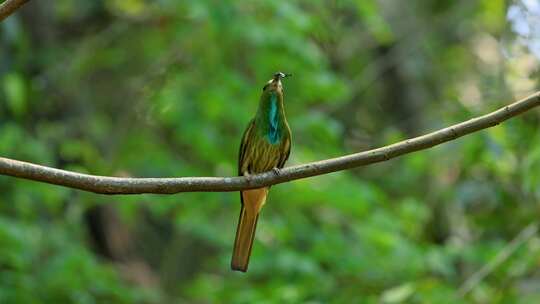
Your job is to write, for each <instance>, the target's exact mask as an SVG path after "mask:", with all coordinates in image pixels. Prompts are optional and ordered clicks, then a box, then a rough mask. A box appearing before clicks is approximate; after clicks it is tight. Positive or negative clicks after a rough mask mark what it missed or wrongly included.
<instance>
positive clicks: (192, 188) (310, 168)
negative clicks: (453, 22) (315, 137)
mask: <svg viewBox="0 0 540 304" xmlns="http://www.w3.org/2000/svg"><path fill="white" fill-rule="evenodd" d="M539 105H540V92H537V93H535V94H533V95H531V96H529V97H526V98H524V99H522V100H519V101H516V102H514V103H512V104H510V105H508V106H505V107H503V108H501V109H499V110H496V111H494V112H491V113H489V114H486V115H483V116H479V117H476V118H473V119H470V120H468V121H465V122H462V123H459V124H456V125H453V126H450V127H447V128H444V129H441V130H438V131H435V132H432V133H429V134H426V135H422V136H418V137H415V138H411V139H407V140H404V141H401V142H398V143H395V144H392V145H389V146H385V147H382V148H378V149H374V150H369V151H365V152H360V153H354V154H349V155H345V156H341V157H337V158H331V159H327V160H321V161H317V162H312V163H308V164H303V165H298V166H293V167H287V168H284V169H282V170H280V172H279V173H275V172H273V171H270V172H265V173H261V174H257V175H252V176H250V177H249V178H246V177H178V178H121V177H109V176H98V175H89V174H81V173H76V172H71V171H65V170H60V169H55V168H50V167H45V166H40V165H35V164H31V163H27V162H22V161H18V160H12V159H8V158H1V157H0V174H2V175H8V176H13V177H19V178H24V179H30V180H34V181H40V182H45V183H50V184H55V185H61V186H65V187H69V188H75V189H79V190H84V191H90V192H95V193H101V194H142V193H156V194H173V193H179V192H221V191H239V190H243V189H250V188H259V187H263V186H270V185H275V184H280V183H285V182H288V181H292V180H297V179H301V178H306V177H311V176H316V175H323V174H327V173H331V172H336V171H341V170H346V169H351V168H356V167H361V166H366V165H369V164H374V163H378V162H382V161H386V160H389V159H392V158H395V157H398V156H401V155H404V154H408V153H411V152H414V151H419V150H424V149H428V148H430V147H433V146H436V145H440V144H442V143H444V142H447V141H451V140H454V139H456V138H459V137H461V136H464V135H467V134H470V133H473V132H476V131H479V130H482V129H487V128H490V127H493V126H496V125H498V124H499V123H501V122H503V121H505V120H507V119H509V118H512V117H514V116H516V115H519V114H521V113H523V112H526V111H528V110H530V109H532V108H534V107H537V106H539Z"/></svg>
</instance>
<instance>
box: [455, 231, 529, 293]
mask: <svg viewBox="0 0 540 304" xmlns="http://www.w3.org/2000/svg"><path fill="white" fill-rule="evenodd" d="M537 232H538V223H537V222H532V223H530V224H529V225H527V227H525V228H523V230H521V232H520V233H519V234H518V235H517V236H516V237H515V238H514V239H513V240H512V241H511V242H510V243H508V245H506V247H504V248H503V250H501V251H500V252H499V253H498V254H497V255H496V256H495V257H494V258H493V259H492V260H490V261H489V262H488V263H487V264H485V265H484V266H483V267H482V268H480V270H478V272H475V273H474V274H473V275H471V276H470V277H469V278H468V279H467V280H466V281H465V282H464V283H463V285H461V287H460V288H459V290H458V296H459V297H464V296H465V295H466V294H467V293H469V292H470V291H471V290H473V289H474V288H475V287H476V286H478V284H480V282H482V280H483V279H484V278H486V277H487V276H488V275H489V274H490V273H492V272H493V271H494V270H495V269H497V267H499V266H500V265H501V264H502V263H504V262H505V261H506V260H508V258H510V256H512V254H514V252H516V250H517V249H518V248H519V247H520V246H521V245H523V244H524V243H526V242H527V241H529V240H530V239H531V238H532V237H533V236H535V235H536V233H537Z"/></svg>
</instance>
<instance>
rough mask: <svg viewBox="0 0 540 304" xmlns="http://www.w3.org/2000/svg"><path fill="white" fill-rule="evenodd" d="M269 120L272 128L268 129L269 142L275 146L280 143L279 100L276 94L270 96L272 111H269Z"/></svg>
mask: <svg viewBox="0 0 540 304" xmlns="http://www.w3.org/2000/svg"><path fill="white" fill-rule="evenodd" d="M268 119H269V122H270V128H268V141H269V142H270V143H271V144H273V145H275V144H276V143H277V142H278V141H279V130H278V127H279V116H278V100H277V95H276V93H274V92H272V94H271V95H270V111H268Z"/></svg>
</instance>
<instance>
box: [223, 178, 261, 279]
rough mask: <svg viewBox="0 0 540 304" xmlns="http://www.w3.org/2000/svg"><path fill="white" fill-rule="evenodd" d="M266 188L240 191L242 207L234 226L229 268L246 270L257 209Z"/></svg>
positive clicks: (257, 215)
mask: <svg viewBox="0 0 540 304" xmlns="http://www.w3.org/2000/svg"><path fill="white" fill-rule="evenodd" d="M267 193H268V188H261V189H253V190H246V191H242V192H241V198H242V208H241V209H240V218H239V219H238V227H237V228H236V238H235V240H234V248H233V254H232V260H231V269H232V270H238V271H242V272H246V271H247V268H248V264H249V257H250V255H251V247H252V246H253V240H254V239H255V229H256V228H257V220H258V219H259V211H260V210H261V207H262V206H263V205H264V203H265V201H266V195H267Z"/></svg>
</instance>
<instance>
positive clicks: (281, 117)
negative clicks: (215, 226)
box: [231, 72, 291, 272]
mask: <svg viewBox="0 0 540 304" xmlns="http://www.w3.org/2000/svg"><path fill="white" fill-rule="evenodd" d="M286 76H289V75H287V74H284V73H281V72H278V73H276V74H274V77H273V78H272V79H270V80H269V81H268V82H267V83H266V85H265V86H264V88H263V92H262V95H261V99H260V101H259V108H258V110H257V114H255V117H254V118H253V119H252V120H251V121H250V122H249V125H248V127H247V129H246V130H245V131H244V135H243V137H242V143H241V144H240V153H239V156H238V175H241V176H249V175H250V174H256V173H262V172H266V171H269V170H278V169H281V168H283V166H284V165H285V162H286V161H287V159H288V158H289V153H290V151H291V130H290V128H289V124H288V123H287V119H286V118H285V109H284V106H283V87H282V85H281V80H282V79H283V78H285V77H286ZM269 188H270V187H264V188H258V189H250V190H243V191H241V192H240V201H241V203H242V207H241V209H240V218H239V219H238V227H237V228H236V238H235V240H234V248H233V254H232V260H231V268H232V269H233V270H238V271H243V272H245V271H246V270H247V268H248V263H249V256H250V255H251V247H252V246H253V240H254V238H255V228H256V227H257V220H258V218H259V212H260V211H261V208H262V206H263V205H264V203H265V202H266V196H267V195H268V189H269Z"/></svg>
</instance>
